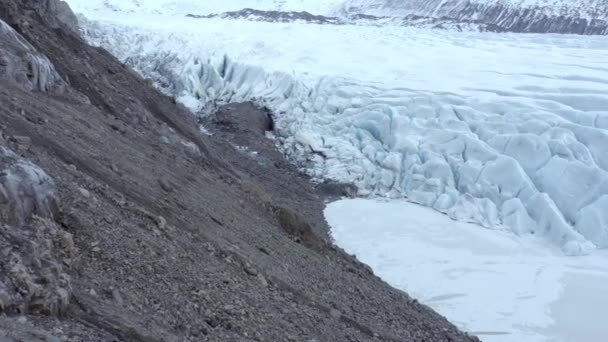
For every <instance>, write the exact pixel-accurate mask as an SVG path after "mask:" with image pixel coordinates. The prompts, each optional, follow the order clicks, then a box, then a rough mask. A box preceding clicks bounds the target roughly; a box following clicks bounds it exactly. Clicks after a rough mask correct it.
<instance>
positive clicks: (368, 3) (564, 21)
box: [336, 0, 608, 34]
mask: <svg viewBox="0 0 608 342" xmlns="http://www.w3.org/2000/svg"><path fill="white" fill-rule="evenodd" d="M336 14H337V15H341V16H347V17H350V16H353V15H360V14H366V15H374V16H388V17H402V18H407V17H408V16H422V17H432V18H437V19H441V20H449V21H463V22H466V23H470V22H476V23H480V24H481V25H484V26H485V25H490V27H492V28H493V30H496V31H508V32H528V33H574V34H608V2H607V1H605V0H582V1H578V0H576V1H574V0H559V1H552V2H550V1H542V0H491V1H488V0H448V1H445V0H408V1H400V0H397V1H396V0H347V1H346V2H345V3H344V4H342V5H340V6H339V7H338V8H337V9H336Z"/></svg>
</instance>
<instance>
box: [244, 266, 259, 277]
mask: <svg viewBox="0 0 608 342" xmlns="http://www.w3.org/2000/svg"><path fill="white" fill-rule="evenodd" d="M245 273H247V274H249V275H250V276H254V277H255V276H257V275H258V271H256V270H255V269H254V268H252V267H245Z"/></svg>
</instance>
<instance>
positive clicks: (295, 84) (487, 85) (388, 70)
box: [77, 8, 608, 255]
mask: <svg viewBox="0 0 608 342" xmlns="http://www.w3.org/2000/svg"><path fill="white" fill-rule="evenodd" d="M77 9H78V8H77ZM91 15H94V19H96V20H98V22H89V23H88V24H87V25H86V31H85V32H86V35H87V37H88V39H89V41H91V42H92V43H94V44H98V45H101V46H103V47H105V48H107V49H109V50H110V51H112V52H113V53H114V54H115V55H117V56H118V57H119V58H121V59H122V60H124V61H126V62H127V63H129V64H131V65H132V66H134V67H135V68H137V69H138V70H139V71H141V72H142V73H143V74H144V75H146V76H147V77H150V78H153V79H154V80H155V81H157V83H158V84H159V85H160V86H161V87H163V88H164V90H165V91H167V92H168V93H171V94H173V95H175V96H176V97H177V98H178V99H179V100H180V101H181V102H182V103H184V104H186V105H188V106H189V107H190V108H192V109H194V110H201V109H203V108H204V105H205V104H206V103H209V101H219V102H222V101H223V102H229V101H244V100H256V101H258V102H260V103H263V104H265V105H267V106H268V107H270V108H271V109H273V110H274V112H275V113H276V118H275V119H276V123H277V125H276V128H277V131H276V132H275V134H276V136H277V142H278V144H279V145H280V148H281V149H282V150H283V151H284V152H285V154H286V155H287V156H288V157H290V158H291V159H292V160H294V161H295V162H297V163H299V164H300V165H301V166H302V167H303V169H305V170H306V171H307V172H308V173H310V174H311V175H313V176H314V177H316V178H318V179H322V178H331V179H335V180H339V181H344V182H354V183H355V184H357V185H358V186H359V188H360V194H361V195H369V194H375V195H388V196H389V197H393V198H398V197H407V198H408V199H409V200H410V201H414V202H417V203H420V204H422V205H424V206H428V207H431V208H434V209H436V210H438V211H440V212H443V213H446V214H447V215H449V216H450V217H451V218H454V219H457V220H460V221H465V222H475V223H479V224H481V225H483V226H485V227H499V226H501V225H504V226H507V227H509V228H510V229H511V230H512V231H514V232H515V233H517V234H520V235H527V234H532V233H534V234H536V235H542V236H543V237H545V238H547V239H549V240H550V241H552V242H553V243H555V244H556V245H557V246H559V247H561V248H562V250H563V251H564V252H565V253H566V254H570V255H582V254H587V253H589V252H590V251H591V250H593V249H594V248H595V247H608V177H607V174H608V173H607V170H608V148H606V146H608V66H606V63H605V62H606V61H607V60H608V40H606V38H605V37H592V36H569V35H531V34H528V35H517V34H489V33H483V34H482V33H457V32H449V31H427V30H421V29H412V28H400V27H369V26H348V25H345V26H332V25H311V24H301V23H264V22H247V21H234V20H222V19H206V20H204V19H194V18H184V17H181V16H179V17H175V16H163V15H152V14H146V15H138V14H137V13H129V14H125V15H120V13H118V14H117V13H116V12H110V13H108V14H104V12H103V11H101V12H100V11H97V12H94V14H91ZM226 56H228V57H226Z"/></svg>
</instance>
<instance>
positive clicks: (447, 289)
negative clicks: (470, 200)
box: [325, 199, 608, 342]
mask: <svg viewBox="0 0 608 342" xmlns="http://www.w3.org/2000/svg"><path fill="white" fill-rule="evenodd" d="M325 215H326V218H327V220H328V222H329V223H330V225H331V226H332V236H333V237H334V238H335V240H336V243H337V244H338V245H339V246H341V247H342V248H344V249H345V250H346V251H347V252H348V253H352V254H356V255H357V257H358V258H359V260H361V261H363V262H365V263H367V264H368V265H370V266H371V267H372V268H373V269H374V272H375V273H376V274H377V275H378V276H380V277H382V278H383V279H385V280H386V281H387V282H389V283H390V284H391V285H393V286H395V287H397V288H400V289H403V290H405V291H407V292H408V293H409V294H411V295H412V296H414V297H415V298H418V299H419V300H420V301H421V302H422V303H424V304H427V305H429V306H431V307H432V308H434V309H435V310H437V311H438V312H440V313H441V314H443V315H445V316H446V317H447V318H448V319H449V320H450V321H451V322H453V323H455V324H456V325H458V326H459V327H460V328H462V329H464V330H465V331H470V332H474V333H475V334H477V335H478V336H479V337H480V338H481V339H482V340H483V341H485V342H569V341H572V342H574V341H576V342H579V341H580V342H583V341H589V342H591V341H604V340H605V337H606V336H607V335H608V326H607V325H606V324H605V318H606V315H608V286H606V284H608V253H607V252H608V251H605V250H604V251H595V252H594V253H593V254H592V255H589V256H585V257H579V258H568V257H565V256H563V255H561V253H560V252H559V250H556V249H555V248H554V247H552V246H550V245H548V244H547V243H546V242H545V241H543V240H541V239H538V238H536V237H532V236H528V237H519V238H518V237H516V236H515V235H513V234H511V233H509V232H505V231H490V230H487V229H480V227H478V226H476V225H472V224H468V223H461V222H455V221H452V220H450V219H449V218H447V217H445V216H444V215H440V214H438V213H437V212H433V211H432V210H430V209H428V208H424V207H421V206H418V205H415V204H412V203H407V202H405V201H400V200H393V201H388V202H381V201H376V200H363V199H357V200H344V201H338V202H335V203H331V204H329V205H328V207H327V209H326V211H325Z"/></svg>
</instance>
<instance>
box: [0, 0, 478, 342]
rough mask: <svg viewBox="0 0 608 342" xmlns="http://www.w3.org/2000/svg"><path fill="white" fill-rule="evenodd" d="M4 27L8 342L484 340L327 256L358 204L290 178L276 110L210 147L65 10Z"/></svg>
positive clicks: (227, 128)
mask: <svg viewBox="0 0 608 342" xmlns="http://www.w3.org/2000/svg"><path fill="white" fill-rule="evenodd" d="M0 21H1V26H0V103H1V104H2V105H0V170H2V171H0V312H1V313H2V316H0V340H1V341H372V340H378V341H474V340H477V339H476V338H474V337H471V336H468V335H466V334H463V333H461V332H459V331H458V330H457V329H456V328H455V327H454V326H453V325H451V324H450V323H448V322H447V321H446V320H445V319H444V318H442V317H441V316H439V315H438V314H436V313H434V312H433V311H432V310H430V309H429V308H427V307H426V306H423V305H421V304H419V303H417V302H416V301H415V300H413V299H412V298H410V297H409V296H407V295H406V294H404V293H402V292H399V291H397V290H394V289H392V288H390V287H389V286H388V285H386V284H385V283H384V282H382V281H381V280H380V279H379V278H377V277H375V276H374V275H373V274H372V272H371V271H370V270H369V269H368V268H367V267H365V266H364V265H362V264H361V263H359V262H358V261H357V260H356V259H355V258H354V257H352V256H348V255H346V254H345V253H343V252H342V251H341V250H339V249H337V248H335V247H333V246H332V245H331V244H330V243H329V237H328V227H327V224H326V223H325V221H324V219H323V216H322V208H323V200H324V199H325V198H328V197H331V196H339V195H343V194H347V193H348V192H349V190H350V189H349V187H347V186H340V185H335V184H334V185H332V184H326V185H321V186H317V187H314V186H313V185H312V184H311V183H310V182H309V181H308V179H306V178H305V177H303V176H301V175H300V174H299V173H298V172H297V170H296V169H295V168H294V167H292V166H291V165H290V164H289V163H287V162H285V161H284V160H283V159H282V157H281V155H280V154H279V153H278V152H276V151H275V150H274V147H273V145H272V143H271V142H270V141H268V140H266V139H265V138H264V133H265V131H266V130H269V129H272V120H271V118H269V116H268V113H267V112H266V111H264V110H262V109H259V108H255V107H253V106H252V105H250V104H233V105H229V106H225V107H223V108H221V109H220V110H219V111H218V112H217V113H216V114H215V115H214V116H213V117H212V120H211V121H210V122H208V123H207V125H208V127H210V129H212V130H213V131H214V132H215V135H214V136H212V137H209V136H205V135H203V134H201V133H200V131H199V129H198V125H199V123H198V122H196V120H195V118H194V116H192V115H191V114H190V113H189V112H188V111H186V110H185V109H184V108H182V107H181V106H178V105H176V103H175V101H173V100H172V99H171V98H168V97H166V96H163V95H162V94H160V93H159V92H158V91H156V90H155V89H154V88H153V87H151V85H150V82H149V81H147V80H144V79H142V78H141V77H140V76H138V75H137V74H136V73H134V72H133V71H132V70H130V69H129V68H127V67H126V66H125V65H123V64H121V63H120V62H118V61H117V60H116V59H115V58H114V57H113V56H111V55H110V54H109V53H108V52H106V51H105V50H103V49H100V48H93V47H90V46H88V45H86V44H85V43H84V42H83V41H82V40H81V39H80V38H79V37H78V36H77V35H76V33H75V31H76V26H75V25H76V22H75V19H74V16H73V14H72V13H71V12H70V11H69V9H68V8H67V7H66V6H65V4H63V3H62V2H59V1H56V0H38V1H36V0H4V1H2V2H0ZM254 152H257V153H254ZM413 276H415V275H413Z"/></svg>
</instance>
